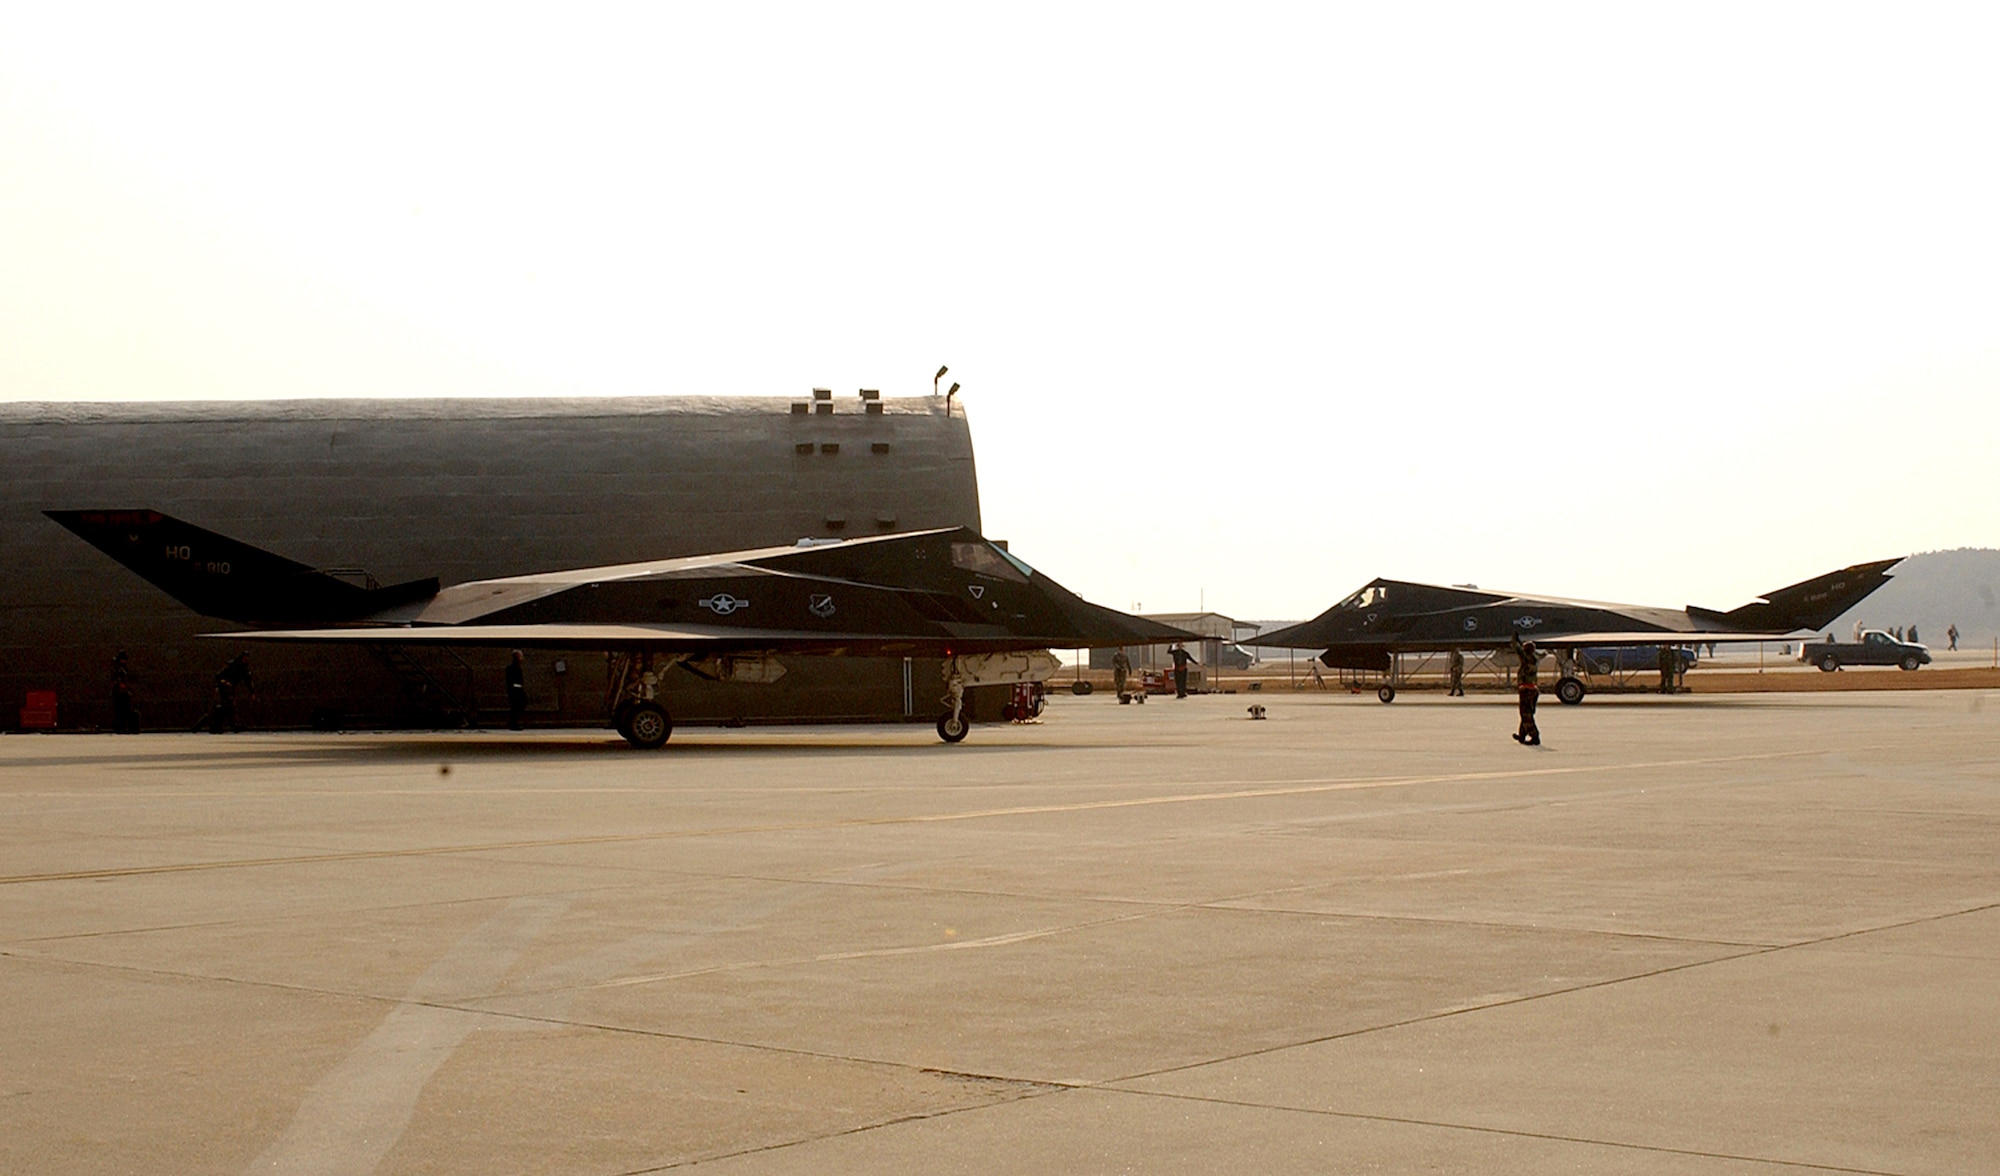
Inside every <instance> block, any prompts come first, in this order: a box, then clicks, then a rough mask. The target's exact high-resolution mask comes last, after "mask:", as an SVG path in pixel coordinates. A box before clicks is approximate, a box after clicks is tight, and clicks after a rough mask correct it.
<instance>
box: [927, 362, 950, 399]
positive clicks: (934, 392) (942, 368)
mask: <svg viewBox="0 0 2000 1176" xmlns="http://www.w3.org/2000/svg"><path fill="white" fill-rule="evenodd" d="M950 370H951V369H950V368H948V367H946V366H945V365H943V364H939V365H938V374H937V375H935V376H932V377H931V395H932V396H936V395H937V386H938V381H939V380H942V379H944V374H945V373H946V372H948V371H950Z"/></svg>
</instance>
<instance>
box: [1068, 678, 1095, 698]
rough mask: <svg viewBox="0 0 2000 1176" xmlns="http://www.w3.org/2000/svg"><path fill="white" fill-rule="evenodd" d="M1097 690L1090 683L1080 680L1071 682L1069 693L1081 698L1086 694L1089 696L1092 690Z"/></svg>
mask: <svg viewBox="0 0 2000 1176" xmlns="http://www.w3.org/2000/svg"><path fill="white" fill-rule="evenodd" d="M1095 689H1097V687H1095V686H1093V685H1091V684H1090V683H1089V682H1086V681H1084V680H1083V679H1082V678H1078V679H1077V680H1076V681H1074V682H1071V683H1070V684H1069V692H1070V693H1071V694H1075V695H1077V696H1079V697H1081V696H1082V695H1085V694H1089V693H1090V692H1091V691H1092V690H1095Z"/></svg>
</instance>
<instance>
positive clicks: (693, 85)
mask: <svg viewBox="0 0 2000 1176" xmlns="http://www.w3.org/2000/svg"><path fill="white" fill-rule="evenodd" d="M1995 11H2000V10H1994V9H1992V8H1990V6H1985V5H1965V6H1962V7H1955V6H1936V7H1931V6H1920V5H1909V4H1901V5H1895V6H1886V5H1878V6H1867V7H1863V6H1843V5H1833V4H1824V3H1820V4H1800V5H1775V4H1774V5H1757V4H1741V3H1732V4H1717V5H1695V4H1686V3H1676V4H1671V5H1668V4H1662V5H1657V6H1652V7H1647V6H1640V5H1605V4H1579V5H1572V6H1561V5H1509V6H1500V5H1491V4H1480V5H1470V4H1468V5H1445V4H1432V5H1422V6H1411V5H1394V6H1392V5H1379V4H1371V5H1358V4H1357V5H1350V6H1341V5H1331V4H1315V5H1297V6H1246V5H1230V6H1226V7H1224V6H1204V7H1175V6H1169V5H1164V4H1158V3H1154V4H1146V5H1138V4H1134V5H1129V6H1094V7H1093V6H1077V5H1073V4H1061V5H1049V6H1042V7H1035V6H1028V5H1022V4H1014V5H1007V6H1000V7H993V6H987V7H984V8H981V9H978V10H977V11H975V10H974V9H972V8H971V7H961V8H948V7H946V6H939V5H914V4H913V5H908V6H871V5H862V4H845V5H812V6H807V5H799V6H795V7H790V6H775V5H770V6H750V5H713V4H710V5H693V4H688V5H679V6H674V5H662V4H648V5H632V6H578V5H565V6H562V7H561V8H557V7H555V6H549V7H547V8H528V7H518V6H498V5H491V4H488V5H477V6H475V5H457V6H423V5H411V4H407V3H398V4H394V5H382V6H368V5H355V4H344V5H340V6H324V7H320V8H316V9H310V10H308V9H304V8H301V7H295V6H277V5H269V4H246V5H242V6H239V7H214V6H197V5H168V6H154V7H143V6H127V5H116V6H105V7H94V6H90V5H84V4H63V5H54V4H47V5H34V6H30V5H25V4H24V5H13V6H8V7H5V8H0V398H4V399H11V400H38V399H62V400H72V399H119V400H124V399H187V398H204V397H232V398H234V397H270V396H353V395H368V396H437V395H448V396H476V395H545V394H555V395H570V394H582V395H599V394H647V393H708V394H713V393H743V394H756V395H796V394H800V393H803V392H804V391H805V390H806V389H808V388H810V387H812V386H814V385H822V386H831V387H833V388H835V389H837V390H839V391H840V392H841V393H842V394H851V392H852V391H853V389H855V388H857V387H879V388H881V389H883V390H884V392H885V394H888V395H899V394H917V393H927V392H928V391H929V390H930V376H931V373H932V372H933V371H935V370H936V368H937V366H938V365H939V364H940V363H949V364H950V365H951V368H952V375H951V378H952V379H956V380H959V381H961V382H962V383H963V384H964V386H965V391H964V392H963V393H962V395H963V396H964V401H965V404H966V405H967V408H968V410H969V413H970V416H971V420H972V427H973V437H974V441H975V444H976V446H977V450H978V458H979V465H980V475H981V476H980V488H981V494H982V499H983V504H984V510H985V518H986V524H987V531H988V533H989V534H992V535H995V536H998V537H1004V538H1007V539H1010V540H1011V541H1012V542H1013V544H1014V546H1015V549H1016V550H1017V551H1019V552H1020V553H1021V554H1022V555H1023V556H1025V557H1026V558H1027V559H1028V560H1030V561H1031V562H1033V563H1035V564H1036V565H1037V566H1039V567H1041V568H1043V569H1044V570H1046V571H1048V572H1049V573H1050V574H1052V575H1054V576H1055V577H1056V578H1058V579H1060V580H1062V581H1063V582H1065V583H1066V584H1068V585H1069V586H1070V587H1072V588H1075V589H1076V590H1078V591H1080V592H1082V593H1084V594H1085V595H1086V596H1090V597H1092V598H1093V599H1097V600H1099V601H1101V602H1103V603H1106V604H1111V605H1115V606H1121V607H1124V606H1130V605H1132V604H1133V603H1135V602H1139V603H1142V604H1143V605H1144V607H1145V608H1146V609H1147V610H1148V611H1165V610H1179V609H1192V608H1194V607H1196V605H1197V604H1198V603H1202V602H1204V601H1205V603H1206V604H1207V606H1208V607H1210V608H1216V609H1220V610H1223V611H1227V612H1232V613H1234V614H1236V615H1239V616H1246V617H1279V616H1301V615H1306V614H1309V613H1312V612H1316V611H1318V610H1319V609H1320V608H1322V607H1324V606H1325V605H1327V604H1330V603H1332V601H1333V600H1335V599H1337V598H1338V597H1340V596H1342V595H1345V594H1346V593H1347V592H1348V591H1349V590H1351V589H1352V588H1353V587H1355V586H1356V585H1358V584H1359V583H1361V582H1363V581H1365V580H1367V579H1368V578H1370V577H1372V576H1376V575H1391V576H1397V577H1402V578H1411V579H1435V580H1449V581H1468V580H1469V581H1475V582H1478V583H1481V584H1485V585H1489V586H1501V587H1518V588H1525V589H1540V590H1544V591H1550V592H1557V593H1563V594H1569V595H1578V596H1593V597H1599V598H1607V599H1614V600H1637V601H1643V602H1648V603H1660V604H1681V603H1686V602H1689V601H1692V602H1695V603H1701V604H1707V605H1713V606H1718V607H1728V606H1732V605H1735V604H1739V603H1741V602H1742V601H1744V600H1745V599H1747V598H1749V597H1750V596H1752V595H1754V594H1755V593H1756V592H1758V591H1760V590H1763V589H1767V588H1773V587H1777V586H1779V585H1781V584H1785V583H1789V582H1791V581H1793V580H1798V579H1803V578H1804V577H1806V576H1808V575H1811V574H1815V573H1818V572H1820V571H1824V570H1826V569H1828V568H1830V567H1834V566H1837V565H1840V564H1844V563H1849V562H1853V561H1856V560H1861V559H1868V558H1877V557H1882V556H1887V555H1894V554H1899V553H1906V552H1910V551H1914V550H1924V549H1929V548H1937V547H1955V546H1965V545H1982V546H1985V545H2000V505H1996V495H1995V493H1994V484H1995V477H1994V470H1995V450H1996V446H2000V151H1996V150H1995V144H1996V143H2000V133H1997V132H2000V126H1996V124H2000V69H1996V68H1995V66H1994V62H1995V61H1996V60H2000V17H1996V16H1994V15H1992V13H1994V12H1995Z"/></svg>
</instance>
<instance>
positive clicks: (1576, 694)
mask: <svg viewBox="0 0 2000 1176" xmlns="http://www.w3.org/2000/svg"><path fill="white" fill-rule="evenodd" d="M1583 694H1584V690H1583V679H1582V678H1563V679H1561V680H1559V681H1557V682H1556V697H1557V698H1558V699H1561V700H1562V704H1563V705H1564V706H1575V705H1576V704H1577V703H1579V702H1582V701H1583Z"/></svg>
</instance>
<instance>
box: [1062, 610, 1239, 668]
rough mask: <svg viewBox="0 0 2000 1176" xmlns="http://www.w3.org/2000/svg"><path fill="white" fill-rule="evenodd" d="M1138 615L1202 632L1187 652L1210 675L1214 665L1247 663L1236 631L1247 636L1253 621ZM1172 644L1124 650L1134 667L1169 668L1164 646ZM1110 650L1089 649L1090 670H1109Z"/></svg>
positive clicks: (1204, 615)
mask: <svg viewBox="0 0 2000 1176" xmlns="http://www.w3.org/2000/svg"><path fill="white" fill-rule="evenodd" d="M1140 615H1142V616H1144V617H1145V618H1146V619H1147V620H1151V621H1158V622H1160V623H1161V624H1163V625H1172V626H1174V627H1175V628H1177V629H1185V630H1187V631H1188V632H1190V633H1199V634H1201V637H1202V640H1201V641H1200V643H1199V647H1198V648H1190V649H1189V651H1188V652H1190V653H1192V654H1194V655H1195V657H1196V658H1197V659H1198V660H1199V661H1200V662H1201V666H1202V669H1203V670H1204V671H1206V674H1209V675H1212V674H1213V673H1214V672H1215V671H1216V670H1217V669H1242V668H1243V667H1244V666H1246V665H1248V663H1249V656H1248V654H1246V653H1244V652H1243V651H1242V650H1241V649H1240V648H1238V647H1237V645H1236V640H1237V637H1238V636H1239V635H1246V636H1247V635H1248V634H1250V633H1254V632H1255V631H1256V629H1257V626H1255V625H1246V624H1244V623H1242V622H1241V621H1238V620H1235V619H1234V618H1232V617H1226V616H1223V615H1222V614H1221V613H1217V612H1194V613H1142V614H1140ZM1171 648H1172V646H1168V645H1141V646H1135V647H1133V648H1130V649H1127V650H1126V651H1125V654H1126V656H1127V657H1130V658H1131V659H1132V668H1133V669H1134V670H1169V669H1172V668H1173V664H1174V661H1173V658H1171V657H1169V656H1167V650H1169V649H1171ZM1111 654H1112V651H1111V650H1109V649H1093V650H1091V651H1090V668H1091V669H1093V670H1109V669H1110V668H1111Z"/></svg>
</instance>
